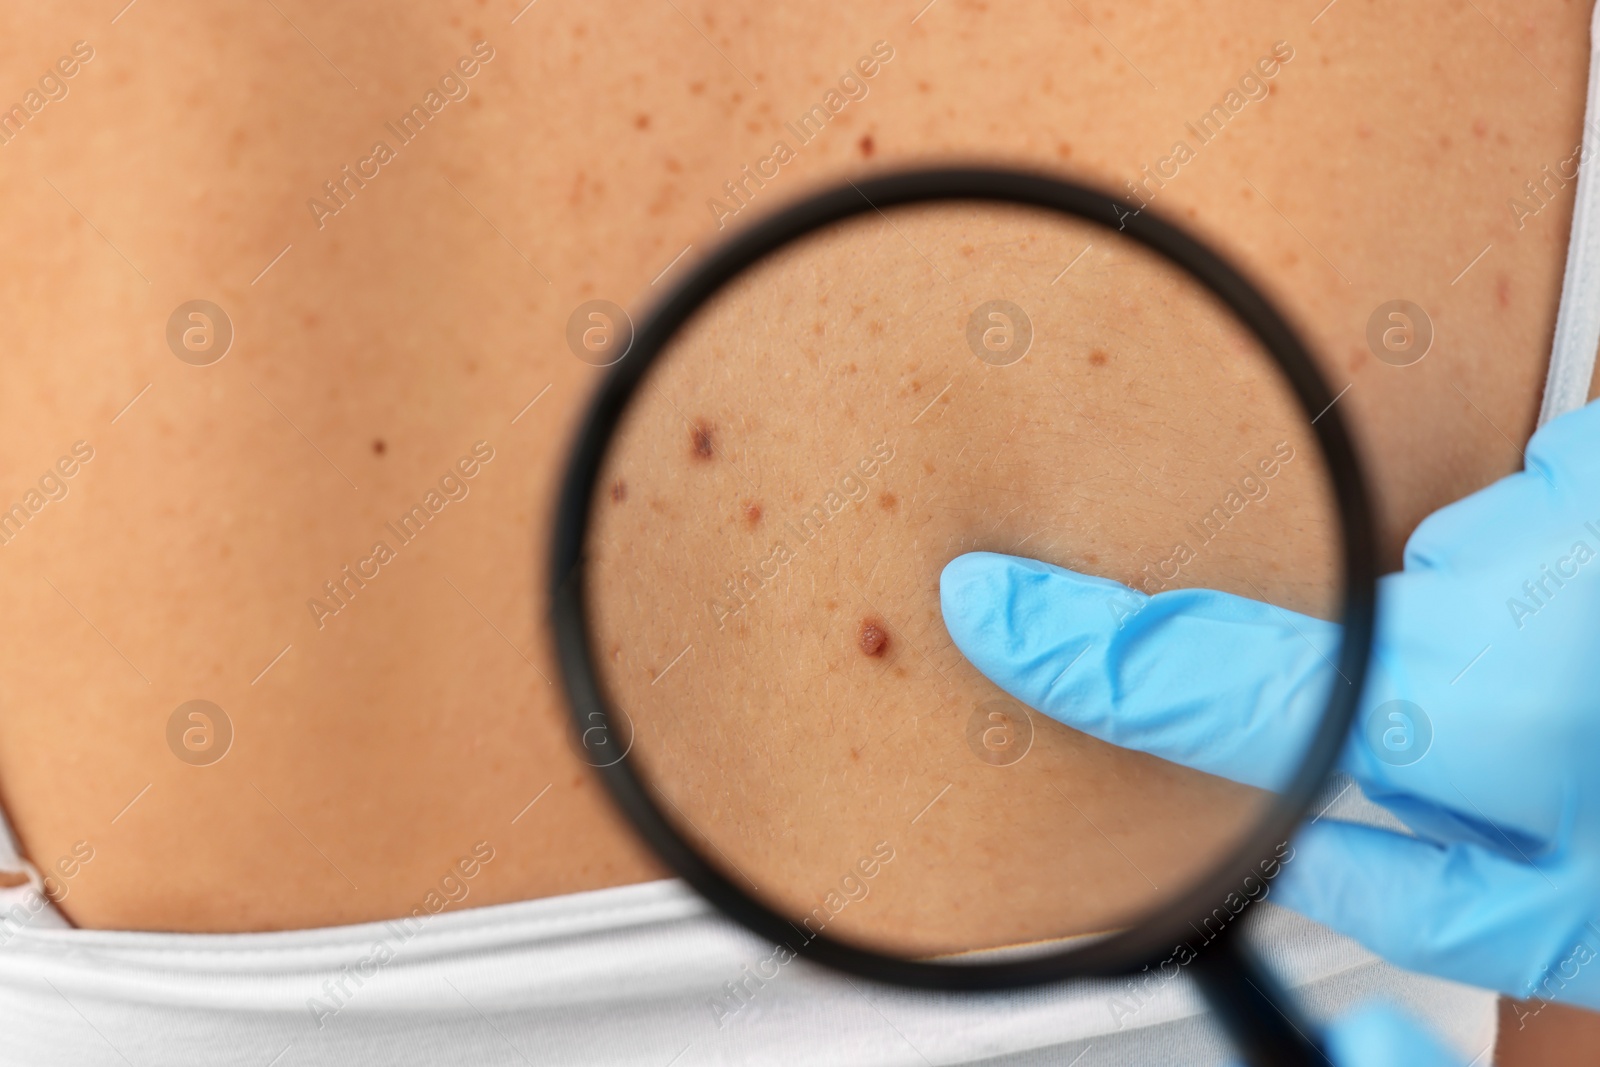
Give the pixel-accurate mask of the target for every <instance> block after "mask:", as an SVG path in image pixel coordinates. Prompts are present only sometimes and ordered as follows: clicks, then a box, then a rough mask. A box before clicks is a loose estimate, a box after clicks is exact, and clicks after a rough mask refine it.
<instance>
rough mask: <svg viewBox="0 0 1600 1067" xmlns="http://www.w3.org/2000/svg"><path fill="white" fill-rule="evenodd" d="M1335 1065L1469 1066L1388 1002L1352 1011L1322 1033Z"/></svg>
mask: <svg viewBox="0 0 1600 1067" xmlns="http://www.w3.org/2000/svg"><path fill="white" fill-rule="evenodd" d="M1322 1045H1323V1048H1324V1050H1325V1051H1326V1052H1327V1055H1328V1059H1329V1061H1330V1062H1331V1063H1332V1064H1333V1067H1469V1065H1467V1064H1465V1063H1463V1062H1462V1060H1461V1058H1460V1057H1459V1056H1457V1055H1456V1054H1455V1053H1454V1052H1452V1051H1451V1050H1450V1049H1448V1048H1446V1047H1445V1046H1444V1045H1443V1044H1442V1043H1441V1042H1440V1041H1439V1039H1438V1038H1436V1037H1434V1036H1433V1035H1432V1034H1431V1033H1429V1032H1428V1031H1427V1030H1425V1029H1423V1028H1422V1027H1421V1026H1420V1025H1418V1024H1417V1022H1416V1021H1415V1020H1413V1019H1412V1018H1411V1017H1410V1016H1408V1015H1405V1014H1404V1013H1402V1012H1399V1011H1396V1010H1395V1009H1394V1008H1392V1007H1390V1006H1388V1005H1387V1004H1372V1005H1369V1006H1367V1007H1365V1008H1362V1009H1360V1010H1359V1011H1354V1012H1351V1013H1350V1014H1349V1015H1346V1016H1345V1017H1344V1018H1342V1019H1340V1020H1339V1021H1337V1022H1335V1023H1334V1024H1333V1025H1332V1026H1330V1027H1328V1029H1327V1030H1325V1031H1323V1034H1322Z"/></svg>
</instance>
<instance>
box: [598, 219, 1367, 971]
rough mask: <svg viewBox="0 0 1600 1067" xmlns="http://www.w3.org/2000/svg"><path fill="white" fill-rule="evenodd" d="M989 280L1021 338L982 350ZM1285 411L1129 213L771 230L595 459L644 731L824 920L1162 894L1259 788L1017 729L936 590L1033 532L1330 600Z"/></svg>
mask: <svg viewBox="0 0 1600 1067" xmlns="http://www.w3.org/2000/svg"><path fill="white" fill-rule="evenodd" d="M1069 263H1070V264H1072V272H1071V273H1070V274H1064V273H1063V267H1064V265H1066V264H1069ZM994 300H1006V301H1009V302H1010V303H1011V305H1012V306H1014V307H1017V308H1022V309H1024V310H1023V312H1022V313H1021V314H1025V315H1027V316H1028V323H1027V325H1026V326H1025V327H1023V329H1025V330H1027V331H1028V333H1029V334H1030V338H1031V339H1030V341H1029V342H1028V347H1027V349H1026V354H1025V355H1023V354H1022V352H1021V350H1020V348H1018V349H1007V348H1005V346H1004V344H1003V338H1002V337H993V338H991V339H990V340H991V342H992V343H994V344H996V345H999V346H1000V349H999V350H998V351H996V350H992V349H990V348H989V347H987V346H985V345H984V344H983V343H982V340H981V339H980V341H979V348H980V351H983V352H984V353H985V355H986V356H987V358H986V359H979V358H975V356H974V353H973V351H972V350H971V349H970V348H969V347H968V340H967V330H966V324H967V320H968V318H969V315H970V314H971V313H972V309H973V308H976V307H979V306H980V305H984V306H989V305H988V304H987V302H988V301H994ZM1028 309H1031V310H1028ZM1009 314H1010V315H1012V316H1016V315H1017V314H1018V313H1016V312H1010V313H1009ZM979 316H980V320H979V321H980V324H981V325H982V326H983V327H985V328H996V327H992V326H991V325H990V323H991V320H989V319H988V318H987V317H986V316H985V314H984V313H983V312H981V311H980V312H979ZM998 328H999V329H1002V330H1004V329H1006V328H1007V325H1006V323H1005V322H1004V321H1002V324H1001V325H1000V326H999V327H998ZM1018 357H1020V358H1018ZM1013 360H1014V361H1013ZM991 361H993V362H991ZM1201 397H1204V398H1205V402H1204V403H1198V402H1197V400H1198V398H1201ZM1128 412H1133V413H1135V414H1134V419H1136V420H1137V421H1136V423H1135V422H1134V421H1133V419H1130V418H1128V416H1127V414H1126V413H1128ZM1293 416H1294V409H1293V407H1292V401H1291V398H1290V397H1289V396H1288V394H1287V393H1286V391H1285V390H1284V389H1283V388H1282V387H1280V386H1278V384H1277V382H1276V378H1275V376H1274V374H1273V371H1272V369H1271V365H1270V362H1269V358H1268V357H1267V356H1266V355H1265V354H1264V353H1263V352H1261V351H1259V350H1258V348H1257V345H1256V344H1255V342H1254V340H1253V338H1250V337H1247V336H1246V335H1244V334H1243V332H1242V331H1241V330H1240V329H1239V327H1238V326H1237V325H1236V324H1234V323H1233V322H1232V320H1231V319H1230V318H1228V317H1227V316H1226V315H1225V314H1224V313H1223V312H1222V311H1221V309H1220V308H1218V307H1216V306H1215V304H1214V302H1213V301H1212V300H1211V299H1210V298H1209V297H1208V296H1207V295H1206V294H1204V293H1203V292H1202V291H1200V290H1198V289H1197V287H1196V285H1195V283H1194V282H1193V281H1191V280H1189V279H1188V278H1187V277H1185V276H1183V275H1181V274H1180V273H1179V272H1177V271H1176V270H1175V269H1174V268H1171V267H1169V266H1167V265H1165V264H1164V263H1161V262H1160V261H1158V260H1155V259H1154V257H1152V256H1151V255H1150V254H1149V253H1146V252H1143V251H1142V250H1140V249H1138V248H1136V247H1132V246H1131V243H1130V242H1128V241H1127V240H1126V239H1125V238H1118V237H1117V236H1116V235H1115V234H1114V233H1108V232H1104V231H1100V230H1098V229H1093V228H1091V227H1089V226H1086V225H1084V224H1082V223H1076V222H1066V221H1064V220H1061V219H1059V218H1056V217H1053V216H1050V215H1047V214H1045V213H1042V212H1038V211H1020V210H1017V209H1000V208H993V207H985V208H976V209H975V208H972V207H967V206H962V207H950V206H944V207H939V208H911V209H890V210H889V211H888V212H887V213H886V214H884V215H883V216H879V215H878V214H876V213H873V214H871V215H869V216H867V217H866V218H864V219H861V220H858V221H856V222H854V223H850V224H847V225H845V226H842V227H839V228H838V229H837V230H835V231H830V232H829V233H828V234H827V235H825V236H821V237H817V238H815V239H812V240H808V241H807V242H805V243H803V244H801V245H799V246H796V247H793V248H791V249H789V250H787V251H785V252H784V253H782V254H781V255H780V256H779V257H777V258H776V259H775V260H774V261H773V262H771V263H768V264H763V265H762V266H760V267H758V268H757V269H756V270H755V271H754V272H753V274H752V276H750V277H748V278H745V279H741V280H740V281H739V282H738V283H737V284H736V285H735V286H734V287H732V288H731V289H730V290H729V291H727V292H725V293H724V294H723V295H722V296H721V297H720V298H719V299H718V300H717V302H716V303H715V304H713V305H712V306H711V307H709V308H707V309H706V310H705V311H703V312H702V313H701V314H700V315H698V316H697V318H696V319H695V320H694V321H693V322H691V323H690V324H689V326H688V327H687V328H686V329H685V330H684V331H682V332H681V333H680V335H679V337H678V338H677V339H676V340H675V341H674V343H673V345H672V346H671V348H670V349H669V350H668V353H667V354H666V356H665V357H664V359H663V361H662V362H661V363H660V364H658V365H657V367H656V369H655V370H654V372H653V373H652V374H651V376H650V377H649V379H647V382H646V384H645V387H644V388H643V389H642V390H641V392H640V394H639V395H638V397H637V399H636V401H635V402H634V404H633V406H631V407H630V409H629V412H628V415H627V418H626V420H625V423H624V425H623V427H622V430H621V433H620V434H619V436H618V438H617V439H616V441H615V443H614V444H613V445H612V448H611V452H610V454H609V456H608V462H607V464H606V467H605V468H604V470H603V472H602V475H601V478H600V479H599V483H598V484H599V487H600V492H599V494H598V499H597V502H596V507H595V515H594V521H595V526H594V530H593V533H592V535H591V538H590V557H591V560H592V565H591V572H590V575H591V577H590V583H589V589H590V590H591V596H590V598H589V603H590V605H591V606H592V609H593V612H594V617H595V620H596V622H595V628H594V629H595V634H596V639H597V651H598V653H599V655H600V657H601V659H602V662H603V668H602V670H603V672H604V676H605V681H606V683H607V685H608V688H609V689H610V691H611V693H612V698H613V700H614V702H615V703H616V704H617V705H619V706H620V707H622V708H624V709H626V710H628V712H629V714H630V716H631V719H632V722H633V724H634V728H635V736H634V741H633V752H634V753H635V755H636V756H637V757H638V758H639V759H641V760H642V761H643V762H644V764H645V766H647V767H648V768H649V769H650V771H651V772H652V780H653V782H654V783H655V784H656V785H657V786H658V788H660V789H661V790H662V791H663V792H664V793H665V794H667V795H668V796H669V797H670V798H671V801H672V805H673V810H674V811H675V812H676V813H678V814H680V815H681V816H682V821H683V823H684V824H685V825H686V827H687V829H688V830H689V831H690V832H691V833H693V834H703V835H705V836H706V837H709V838H710V839H711V840H712V841H714V842H715V844H716V848H717V850H718V852H720V854H721V855H722V857H724V858H725V859H726V860H727V863H728V864H729V865H730V866H731V867H732V868H733V872H732V873H734V874H735V876H736V877H739V878H745V879H748V880H749V882H750V883H751V884H755V885H758V886H761V887H770V888H767V889H763V893H765V894H768V895H770V896H775V897H776V898H778V899H779V901H780V902H781V904H782V906H783V908H784V909H785V912H786V914H788V915H789V916H791V917H792V918H793V919H794V921H796V922H797V923H800V922H803V921H809V922H810V923H811V928H812V929H814V930H819V929H821V928H822V927H824V926H826V927H828V928H829V931H830V932H831V933H849V934H850V935H851V936H866V937H869V938H871V939H872V940H874V941H875V942H877V943H879V944H887V945H889V946H892V947H895V948H899V949H901V950H902V951H904V950H908V949H909V950H912V951H917V952H951V951H962V950H967V949H975V948H986V947H994V946H996V945H1002V944H1012V943H1016V942H1026V941H1034V940H1039V939H1041V938H1045V937H1053V936H1065V935H1071V934H1083V933H1092V932H1096V931H1101V930H1105V929H1110V928H1113V927H1115V926H1117V925H1119V924H1120V923H1121V922H1123V921H1125V920H1127V919H1128V918H1131V917H1133V916H1135V915H1139V914H1142V913H1144V912H1147V911H1148V910H1150V909H1151V908H1152V907H1153V906H1155V905H1157V904H1159V903H1161V902H1163V901H1166V900H1168V899H1170V897H1171V894H1172V893H1173V892H1174V891H1175V890H1177V889H1178V888H1179V887H1181V886H1183V885H1184V884H1185V883H1186V881H1188V880H1189V879H1191V878H1193V877H1195V876H1196V875H1198V874H1199V873H1201V872H1202V871H1203V870H1205V869H1206V866H1207V864H1208V863H1211V862H1214V861H1215V858H1216V857H1217V856H1218V855H1219V854H1220V853H1221V851H1222V850H1224V849H1226V848H1227V847H1228V845H1229V844H1230V843H1231V842H1233V841H1235V840H1237V839H1238V837H1239V835H1240V834H1241V833H1242V832H1243V831H1244V829H1245V828H1246V827H1247V826H1248V825H1249V822H1250V820H1251V818H1252V817H1254V816H1255V815H1257V814H1258V813H1259V811H1260V810H1261V805H1262V802H1263V800H1264V797H1263V795H1262V794H1259V793H1257V792H1255V791H1253V790H1249V789H1245V788H1242V787H1239V786H1235V785H1232V784H1230V783H1228V782H1225V781H1223V780H1221V779H1217V778H1212V777H1210V776H1207V775H1203V774H1197V773H1194V772H1190V771H1186V770H1184V769H1183V768H1180V767H1177V766H1175V765H1171V764H1167V763H1164V762H1162V761H1160V760H1156V759H1150V758H1147V757H1143V756H1139V755H1136V754H1134V753H1130V752H1124V751H1122V750H1119V749H1116V748H1114V747H1112V746H1110V745H1106V744H1102V743H1098V742H1094V741H1092V740H1090V739H1089V738H1087V737H1084V736H1083V735H1080V734H1077V733H1075V732H1074V731H1071V730H1067V729H1065V728H1062V727H1060V726H1058V725H1056V724H1054V723H1052V722H1050V721H1049V720H1046V719H1043V718H1038V717H1033V718H1034V720H1036V722H1032V723H1030V720H1029V717H1028V716H1027V715H1026V713H1025V712H1024V711H1023V709H1022V708H1021V706H1020V705H1017V704H1016V703H1015V702H1011V701H1008V700H1006V699H1005V698H1004V694H1003V693H1002V692H1000V691H999V690H997V689H995V688H994V687H993V686H992V685H991V684H989V683H988V682H987V681H986V680H985V679H983V678H982V676H981V675H978V674H977V672H976V671H975V670H973V668H972V667H971V666H970V665H969V664H967V663H966V662H965V661H964V660H963V658H962V657H961V655H960V653H959V651H957V650H956V649H955V647H954V646H953V645H952V644H951V642H950V640H949V638H948V636H947V635H946V633H945V630H944V626H943V623H942V621H941V619H940V608H939V588H938V581H937V576H938V573H939V570H940V568H941V567H942V566H943V564H944V563H945V562H946V561H948V560H949V559H950V558H952V557H953V556H955V555H957V554H959V553H960V552H962V551H966V550H989V551H1007V550H1013V549H1014V550H1017V551H1026V552H1028V553H1030V554H1033V555H1036V556H1038V557H1039V558H1042V559H1047V560H1051V561H1053V562H1056V563H1060V564H1063V565H1068V566H1072V567H1075V568H1077V569H1083V570H1090V571H1098V572H1100V573H1105V574H1109V575H1112V576H1114V577H1117V578H1119V579H1121V580H1123V581H1126V582H1128V583H1141V584H1146V583H1147V587H1148V588H1149V589H1150V591H1152V592H1155V591H1159V590H1160V589H1162V588H1165V587H1168V586H1171V585H1173V584H1175V582H1176V581H1177V580H1178V579H1180V578H1181V580H1182V581H1184V582H1198V583H1204V584H1222V585H1233V586H1235V587H1237V588H1238V589H1239V590H1240V591H1242V592H1246V593H1248V592H1250V585H1249V584H1246V583H1254V584H1255V585H1256V588H1257V589H1259V590H1260V591H1261V593H1262V595H1266V596H1270V597H1271V598H1272V599H1273V600H1274V601H1276V602H1279V603H1283V604H1293V605H1296V606H1298V607H1300V608H1302V609H1304V610H1312V611H1319V612H1323V613H1328V612H1329V608H1330V606H1331V605H1330V604H1329V603H1327V602H1326V601H1328V599H1329V598H1328V597H1327V595H1326V593H1327V591H1328V590H1330V589H1331V588H1332V576H1333V574H1334V573H1335V571H1334V568H1333V566H1332V560H1331V555H1330V551H1329V549H1330V548H1331V546H1332V545H1333V544H1334V538H1335V536H1336V535H1335V532H1334V529H1333V525H1332V521H1333V514H1332V511H1331V505H1330V501H1329V500H1328V499H1327V496H1326V494H1325V493H1324V492H1323V489H1324V475H1323V474H1322V469H1321V465H1320V461H1319V459H1318V458H1317V456H1316V454H1315V445H1314V443H1313V442H1311V441H1310V440H1309V439H1308V435H1307V434H1306V433H1304V432H1303V431H1302V430H1301V429H1300V427H1299V425H1298V424H1297V423H1296V420H1295V419H1294V417H1293ZM1279 457H1286V458H1284V459H1280V458H1279ZM1258 465H1259V466H1258ZM1264 471H1270V472H1271V476H1270V477H1268V476H1266V475H1265V474H1263V472H1264ZM1240 483H1242V484H1243V486H1244V487H1245V491H1248V492H1249V493H1250V494H1251V498H1247V497H1246V496H1245V495H1244V491H1241V485H1240ZM1252 498H1253V499H1252ZM1002 501H1003V502H1002ZM1224 502H1226V503H1224ZM1213 507H1217V508H1221V509H1222V510H1221V511H1215V512H1214V511H1212V510H1211V509H1212V508H1213ZM1202 522H1206V523H1211V524H1213V525H1214V527H1215V530H1214V532H1213V531H1208V530H1205V529H1203V528H1202V527H1201V525H1200V524H1201V523H1202ZM1180 544H1181V545H1183V546H1185V550H1184V552H1182V553H1174V552H1173V548H1174V547H1175V546H1178V545H1180ZM1179 560H1182V561H1183V563H1182V565H1181V566H1180V565H1179ZM1163 571H1164V572H1165V575H1166V577H1163V576H1162V572H1163ZM1241 576H1243V577H1242V578H1241ZM1263 587H1265V588H1263ZM730 590H731V591H730ZM1104 610H1106V611H1108V612H1111V613H1121V614H1124V615H1131V614H1132V609H1131V608H1130V607H1129V606H1128V605H1127V604H1125V603H1124V602H1122V601H1121V600H1114V599H1112V598H1111V597H1110V596H1109V595H1108V597H1107V598H1106V603H1105V608H1104ZM996 708H998V709H999V714H1000V715H1001V719H1000V720H992V719H990V717H989V715H990V713H991V712H992V711H994V710H995V709H996ZM997 721H998V722H999V725H998V726H997V725H996V722H997ZM997 729H998V730H999V731H1000V732H999V733H996V732H994V731H996V730H997ZM1011 735H1015V736H1011ZM800 753H803V754H804V755H803V757H800V758H797V756H796V754H800ZM1046 827H1048V828H1049V829H1048V831H1046V832H1041V829H1042V828H1046ZM875 845H876V846H880V847H881V851H883V852H884V853H885V854H888V853H891V852H892V853H893V854H894V859H893V860H892V861H891V862H890V863H887V864H884V865H883V870H882V871H878V872H875V873H873V874H872V875H871V876H870V877H869V878H863V877H862V875H861V874H860V872H859V869H858V861H859V859H860V858H861V855H862V854H864V853H866V852H868V851H869V846H875ZM872 866H873V865H872V864H870V863H869V864H868V868H869V869H871V868H872ZM852 870H857V873H856V874H854V875H850V874H848V873H846V872H851V871H852ZM847 877H848V878H850V879H852V880H851V881H850V882H848V883H844V887H843V890H842V891H839V890H838V887H837V885H836V883H840V882H841V880H842V879H844V878H847ZM829 893H835V894H836V895H835V896H834V897H833V900H832V903H831V904H829V902H828V901H829V898H828V894H829ZM841 896H843V897H845V898H846V899H850V904H849V905H843V904H841V903H840V897H841ZM819 905H820V906H822V907H824V909H825V910H823V911H820V912H817V911H813V909H814V908H817V907H819ZM835 914H837V916H838V917H837V919H835V918H834V915H835Z"/></svg>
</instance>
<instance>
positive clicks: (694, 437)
mask: <svg viewBox="0 0 1600 1067" xmlns="http://www.w3.org/2000/svg"><path fill="white" fill-rule="evenodd" d="M712 432H713V431H712V428H711V424H710V423H709V422H705V421H700V422H696V423H695V424H694V425H693V426H692V427H690V428H689V446H690V448H692V449H693V450H694V454H695V458H696V459H710V458H711V457H712V455H714V454H715V453H716V450H717V449H716V444H715V442H713V440H712Z"/></svg>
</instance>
